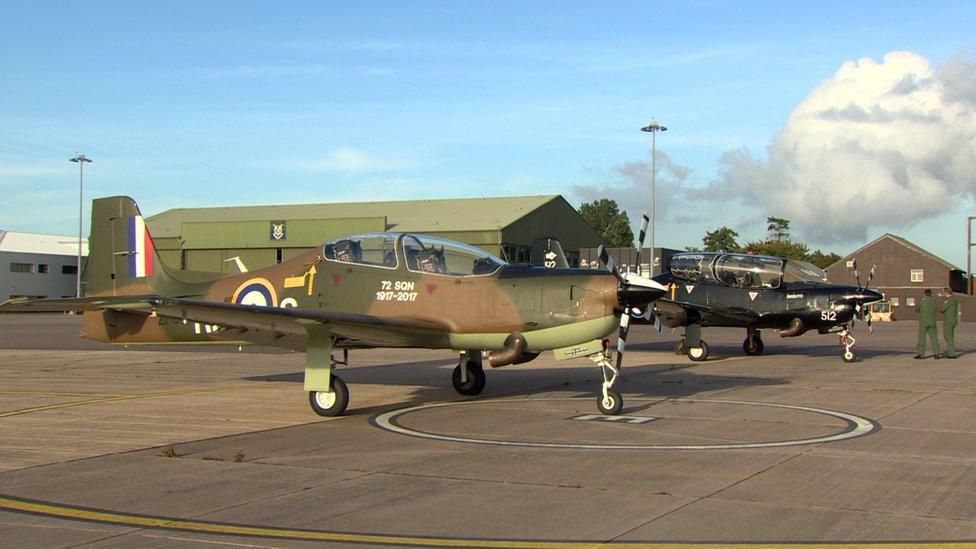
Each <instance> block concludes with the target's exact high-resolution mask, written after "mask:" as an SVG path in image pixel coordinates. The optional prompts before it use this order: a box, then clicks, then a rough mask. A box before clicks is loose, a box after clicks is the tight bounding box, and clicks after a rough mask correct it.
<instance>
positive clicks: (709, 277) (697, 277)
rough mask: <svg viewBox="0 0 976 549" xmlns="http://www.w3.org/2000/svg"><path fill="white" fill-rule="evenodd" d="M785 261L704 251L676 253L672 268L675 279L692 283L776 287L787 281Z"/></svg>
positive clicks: (741, 286)
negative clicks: (784, 279) (785, 279)
mask: <svg viewBox="0 0 976 549" xmlns="http://www.w3.org/2000/svg"><path fill="white" fill-rule="evenodd" d="M784 263H785V260H783V259H780V258H778V257H769V256H763V255H746V254H730V253H714V252H703V253H684V254H675V255H674V256H672V257H671V262H670V264H669V267H670V270H671V274H672V275H673V276H674V277H675V278H680V279H682V280H687V281H689V282H706V283H712V284H722V285H725V286H730V287H733V288H752V289H764V288H765V289H773V288H779V287H780V285H781V284H782V282H783V265H784Z"/></svg>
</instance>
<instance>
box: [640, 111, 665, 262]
mask: <svg viewBox="0 0 976 549" xmlns="http://www.w3.org/2000/svg"><path fill="white" fill-rule="evenodd" d="M641 131H642V132H650V133H651V269H650V270H651V276H654V261H655V260H656V259H657V257H656V252H655V248H654V224H655V223H656V222H657V214H656V213H655V209H656V208H657V132H666V131H668V129H667V128H665V127H664V126H662V125H661V124H659V123H658V121H657V120H654V119H653V118H652V119H651V123H650V124H648V125H646V126H644V127H643V128H641Z"/></svg>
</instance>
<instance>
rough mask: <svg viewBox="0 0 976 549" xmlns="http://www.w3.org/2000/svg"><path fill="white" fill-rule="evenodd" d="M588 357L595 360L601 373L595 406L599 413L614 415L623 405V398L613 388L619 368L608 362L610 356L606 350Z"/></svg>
mask: <svg viewBox="0 0 976 549" xmlns="http://www.w3.org/2000/svg"><path fill="white" fill-rule="evenodd" d="M590 359H591V360H593V362H596V364H597V366H599V367H600V371H601V372H602V373H603V385H602V386H601V391H600V395H599V396H597V397H596V407H597V408H599V409H600V413H601V414H603V415H607V416H615V415H617V414H619V413H620V410H621V409H623V407H624V398H623V397H622V396H620V393H619V392H617V390H616V389H614V388H613V386H614V384H615V383H617V376H618V375H619V374H620V370H618V369H617V368H616V366H614V365H613V363H612V362H610V357H609V356H608V355H607V353H606V352H603V353H600V354H596V355H593V356H591V357H590Z"/></svg>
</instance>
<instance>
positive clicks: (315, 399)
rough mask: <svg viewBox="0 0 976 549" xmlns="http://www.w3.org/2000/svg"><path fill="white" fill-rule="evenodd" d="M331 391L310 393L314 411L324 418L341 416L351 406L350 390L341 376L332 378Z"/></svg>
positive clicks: (310, 401) (310, 402) (309, 396)
mask: <svg viewBox="0 0 976 549" xmlns="http://www.w3.org/2000/svg"><path fill="white" fill-rule="evenodd" d="M329 387H330V389H331V391H309V393H308V403H309V404H311V405H312V411H314V412H315V413H316V414H318V415H320V416H323V417H334V416H341V415H342V413H343V412H345V411H346V406H348V405H349V388H348V387H346V382H344V381H342V378H340V377H339V376H336V375H334V376H332V383H331V384H330V386H329Z"/></svg>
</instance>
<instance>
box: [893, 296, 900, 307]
mask: <svg viewBox="0 0 976 549" xmlns="http://www.w3.org/2000/svg"><path fill="white" fill-rule="evenodd" d="M899 303H900V301H899V300H898V298H897V297H893V298H891V306H892V307H897V306H898V304H899Z"/></svg>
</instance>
